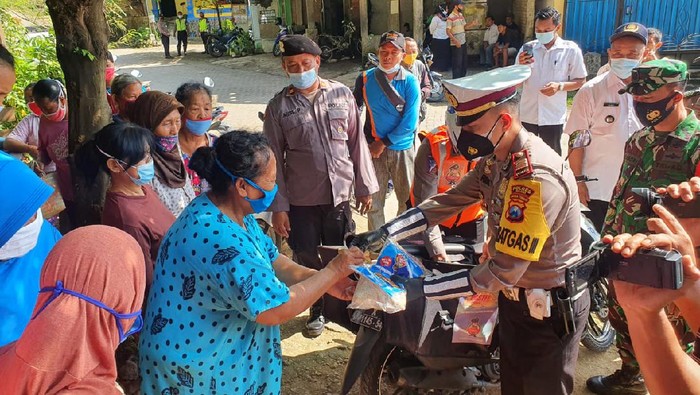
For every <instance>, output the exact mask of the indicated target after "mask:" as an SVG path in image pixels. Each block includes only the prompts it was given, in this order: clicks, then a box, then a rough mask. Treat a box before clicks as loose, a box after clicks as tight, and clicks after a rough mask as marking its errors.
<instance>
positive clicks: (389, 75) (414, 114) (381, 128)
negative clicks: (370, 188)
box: [354, 31, 421, 230]
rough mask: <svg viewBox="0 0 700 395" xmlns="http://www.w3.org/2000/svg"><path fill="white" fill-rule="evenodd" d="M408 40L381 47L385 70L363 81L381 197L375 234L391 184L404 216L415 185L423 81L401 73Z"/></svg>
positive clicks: (387, 41) (375, 202)
mask: <svg viewBox="0 0 700 395" xmlns="http://www.w3.org/2000/svg"><path fill="white" fill-rule="evenodd" d="M404 48H405V39H404V36H403V34H401V33H397V32H395V31H390V32H386V33H384V34H382V37H381V40H380V41H379V65H378V66H377V67H375V68H373V69H370V70H367V71H365V72H363V73H362V74H360V76H358V77H357V80H356V82H355V91H354V96H355V100H356V101H357V105H358V107H361V106H363V105H365V106H366V107H367V109H366V112H367V118H366V121H365V127H364V131H365V136H366V137H367V142H368V143H369V149H370V153H371V154H372V162H373V164H374V169H375V171H376V173H377V181H378V182H379V192H377V193H375V194H374V195H373V196H372V208H371V209H370V211H369V213H368V215H367V216H368V219H369V229H370V230H373V229H377V228H378V227H380V226H382V225H384V222H385V220H384V200H385V198H386V193H387V185H388V183H389V180H392V181H393V183H394V190H395V191H396V197H397V199H398V200H399V211H398V213H397V215H398V214H400V213H402V212H404V211H405V210H406V203H407V202H408V199H409V197H410V191H411V182H413V159H414V157H415V150H414V146H413V143H414V140H415V135H416V130H417V128H418V115H419V113H420V101H421V95H420V85H419V83H418V79H417V78H416V77H415V76H413V75H412V74H411V73H410V72H409V71H408V70H406V69H404V68H403V67H401V60H402V59H403V57H404V52H405V49H404Z"/></svg>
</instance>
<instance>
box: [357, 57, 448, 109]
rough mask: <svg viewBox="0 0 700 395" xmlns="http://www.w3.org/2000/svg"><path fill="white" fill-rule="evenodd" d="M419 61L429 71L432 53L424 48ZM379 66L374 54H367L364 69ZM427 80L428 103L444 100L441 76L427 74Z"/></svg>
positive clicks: (434, 72) (433, 72)
mask: <svg viewBox="0 0 700 395" xmlns="http://www.w3.org/2000/svg"><path fill="white" fill-rule="evenodd" d="M420 58H421V59H420V60H421V62H423V64H425V66H426V67H428V70H430V65H431V64H432V63H433V53H432V52H430V48H428V47H426V48H425V49H424V50H423V51H422V52H421V54H420ZM378 65H379V58H378V57H377V55H376V54H374V53H371V52H370V53H368V54H367V63H365V67H364V69H365V70H367V69H370V68H372V67H377V66H378ZM428 78H429V79H430V95H429V96H428V97H427V98H426V101H427V102H429V103H437V102H441V101H443V100H445V87H443V86H442V74H440V73H438V72H437V71H432V70H430V72H429V73H428Z"/></svg>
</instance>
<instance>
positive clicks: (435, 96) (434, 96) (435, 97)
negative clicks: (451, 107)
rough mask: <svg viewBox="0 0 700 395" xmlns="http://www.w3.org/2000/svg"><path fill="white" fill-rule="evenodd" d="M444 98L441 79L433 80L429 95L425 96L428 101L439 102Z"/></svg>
mask: <svg viewBox="0 0 700 395" xmlns="http://www.w3.org/2000/svg"><path fill="white" fill-rule="evenodd" d="M443 100H445V88H443V86H442V83H441V81H439V80H435V86H434V87H433V88H432V89H431V90H430V96H428V97H427V98H426V101H427V102H429V103H439V102H441V101H443Z"/></svg>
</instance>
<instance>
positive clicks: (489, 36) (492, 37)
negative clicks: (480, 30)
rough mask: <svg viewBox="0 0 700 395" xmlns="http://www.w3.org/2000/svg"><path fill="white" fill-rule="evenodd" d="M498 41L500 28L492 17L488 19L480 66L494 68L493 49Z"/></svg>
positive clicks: (480, 54) (480, 55)
mask: <svg viewBox="0 0 700 395" xmlns="http://www.w3.org/2000/svg"><path fill="white" fill-rule="evenodd" d="M497 41H498V26H496V23H495V21H494V19H493V17H492V16H491V15H489V16H487V17H486V30H485V31H484V42H483V43H482V45H481V51H480V53H479V64H480V65H482V66H488V67H493V47H494V45H496V42H497Z"/></svg>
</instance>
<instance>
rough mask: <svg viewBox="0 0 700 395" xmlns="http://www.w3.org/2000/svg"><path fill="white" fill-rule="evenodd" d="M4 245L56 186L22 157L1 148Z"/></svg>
mask: <svg viewBox="0 0 700 395" xmlns="http://www.w3.org/2000/svg"><path fill="white" fill-rule="evenodd" d="M0 180H2V182H0V207H2V209H1V210H0V247H2V246H4V245H5V243H7V241H8V240H10V238H12V236H13V235H14V234H15V233H17V231H18V230H20V229H21V228H22V227H23V226H24V224H25V223H27V221H28V220H29V218H31V217H32V216H33V215H34V214H35V213H36V211H37V210H38V209H39V207H41V205H42V204H44V202H45V201H46V200H47V199H48V198H49V197H50V196H51V194H52V193H53V188H51V187H50V186H49V185H48V184H46V183H45V182H44V181H42V180H41V178H39V177H38V176H37V175H36V174H34V172H33V171H32V170H31V169H30V168H29V167H28V166H27V165H25V164H24V163H22V162H20V161H19V160H17V159H15V158H13V157H11V156H10V155H7V154H5V153H3V152H0Z"/></svg>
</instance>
